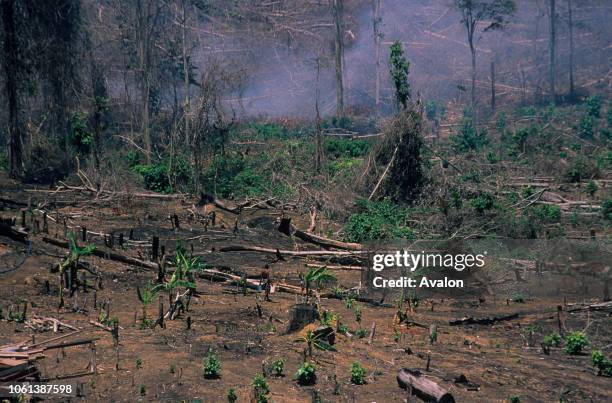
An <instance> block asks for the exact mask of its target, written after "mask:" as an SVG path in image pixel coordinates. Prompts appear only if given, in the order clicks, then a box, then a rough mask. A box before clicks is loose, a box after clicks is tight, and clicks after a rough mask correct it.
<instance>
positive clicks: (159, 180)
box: [132, 156, 191, 193]
mask: <svg viewBox="0 0 612 403" xmlns="http://www.w3.org/2000/svg"><path fill="white" fill-rule="evenodd" d="M132 170H133V171H134V172H136V173H138V174H140V175H141V176H142V178H143V181H144V186H145V188H147V189H149V190H153V191H154V192H159V193H171V192H173V191H175V190H177V188H184V187H185V186H187V185H189V184H190V182H191V167H190V165H189V163H188V162H187V160H185V159H184V158H183V157H182V156H175V157H174V158H170V157H169V156H166V157H164V158H163V159H162V160H161V161H159V162H157V163H153V164H137V165H134V166H133V167H132Z"/></svg>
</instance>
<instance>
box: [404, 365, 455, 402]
mask: <svg viewBox="0 0 612 403" xmlns="http://www.w3.org/2000/svg"><path fill="white" fill-rule="evenodd" d="M397 383H398V385H399V386H400V387H401V388H403V389H408V390H410V391H411V393H412V394H414V395H417V396H419V397H420V398H422V399H423V400H426V401H428V402H429V401H434V402H439V403H455V399H454V398H453V395H452V394H450V392H449V391H447V390H445V389H443V388H442V387H441V386H440V385H438V384H437V383H435V382H434V381H432V380H430V379H427V378H425V377H424V376H422V374H421V372H420V371H418V370H410V369H408V368H403V369H400V370H399V371H398V373H397Z"/></svg>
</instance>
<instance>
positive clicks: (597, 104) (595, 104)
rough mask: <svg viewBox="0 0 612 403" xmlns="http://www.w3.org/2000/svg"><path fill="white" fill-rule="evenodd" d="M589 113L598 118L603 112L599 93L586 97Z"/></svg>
mask: <svg viewBox="0 0 612 403" xmlns="http://www.w3.org/2000/svg"><path fill="white" fill-rule="evenodd" d="M586 108H587V114H588V115H589V116H592V117H594V118H598V117H599V115H600V113H601V97H600V96H599V95H591V96H590V97H588V98H587V99H586Z"/></svg>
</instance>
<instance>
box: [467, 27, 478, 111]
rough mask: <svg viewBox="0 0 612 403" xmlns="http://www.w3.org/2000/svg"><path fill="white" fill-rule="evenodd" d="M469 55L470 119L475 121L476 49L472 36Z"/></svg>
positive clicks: (470, 36) (471, 36)
mask: <svg viewBox="0 0 612 403" xmlns="http://www.w3.org/2000/svg"><path fill="white" fill-rule="evenodd" d="M468 42H469V43H470V53H471V55H472V86H471V89H470V105H471V107H472V119H473V120H476V48H475V47H474V37H473V34H472V35H469V40H468Z"/></svg>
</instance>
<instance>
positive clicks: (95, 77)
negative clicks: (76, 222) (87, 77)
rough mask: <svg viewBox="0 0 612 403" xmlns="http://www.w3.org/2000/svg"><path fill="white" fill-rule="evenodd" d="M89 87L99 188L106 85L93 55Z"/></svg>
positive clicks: (98, 185) (94, 154) (97, 185)
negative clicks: (90, 90)
mask: <svg viewBox="0 0 612 403" xmlns="http://www.w3.org/2000/svg"><path fill="white" fill-rule="evenodd" d="M91 58H92V63H91V87H92V90H93V98H94V100H93V114H92V131H93V157H94V168H95V170H96V173H97V177H96V187H97V188H98V189H99V188H100V151H101V136H102V130H103V122H102V119H103V115H104V108H105V102H106V97H107V95H108V93H107V91H106V84H105V82H104V75H103V73H102V70H101V68H100V66H99V65H98V64H97V63H96V61H95V60H94V57H93V55H92V56H91Z"/></svg>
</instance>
